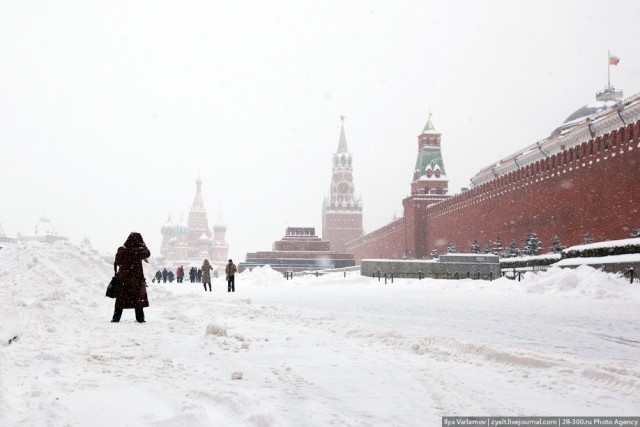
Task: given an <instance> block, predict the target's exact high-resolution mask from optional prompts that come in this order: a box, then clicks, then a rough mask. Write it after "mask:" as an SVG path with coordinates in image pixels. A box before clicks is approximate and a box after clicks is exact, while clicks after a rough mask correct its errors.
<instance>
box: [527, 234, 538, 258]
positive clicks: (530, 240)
mask: <svg viewBox="0 0 640 427" xmlns="http://www.w3.org/2000/svg"><path fill="white" fill-rule="evenodd" d="M524 254H525V255H529V256H535V255H540V239H538V235H537V234H536V233H534V232H533V231H531V229H529V232H528V233H527V235H526V236H525V238H524Z"/></svg>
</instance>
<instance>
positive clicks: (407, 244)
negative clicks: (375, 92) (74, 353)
mask: <svg viewBox="0 0 640 427" xmlns="http://www.w3.org/2000/svg"><path fill="white" fill-rule="evenodd" d="M621 98H622V93H621V92H616V91H615V89H613V88H611V87H609V88H607V89H605V91H603V92H600V93H598V94H597V97H596V103H592V104H589V105H587V106H585V107H583V108H581V109H580V110H578V111H577V112H576V113H579V114H576V113H574V114H573V115H571V116H570V117H569V119H567V121H565V123H564V124H563V125H562V126H561V127H560V128H558V129H556V130H555V131H554V132H553V133H552V135H551V136H550V137H549V138H547V139H545V140H543V141H539V142H537V143H535V144H533V145H531V146H529V147H526V148H525V149H523V150H520V151H519V152H517V153H515V154H514V155H512V156H509V157H507V158H505V159H503V160H501V161H499V162H497V163H495V164H493V165H491V166H489V167H487V168H484V169H483V170H482V171H480V172H479V173H478V174H477V175H476V176H475V177H474V178H472V179H471V182H472V185H473V186H474V187H473V188H472V189H470V190H465V191H463V192H462V193H460V194H456V195H454V196H449V195H447V194H446V191H447V189H446V180H445V181H442V180H441V181H437V180H434V178H435V175H433V174H432V172H433V170H435V169H437V168H433V167H432V168H431V170H429V168H428V167H427V168H426V169H425V165H424V158H425V157H429V156H430V159H431V160H430V162H431V165H432V166H433V165H435V166H438V164H437V161H438V160H439V161H440V162H441V161H442V159H441V156H439V153H437V151H438V150H439V147H440V134H439V133H437V132H435V129H434V127H433V124H432V123H431V118H429V121H428V122H427V126H425V131H423V133H422V134H421V135H419V136H418V146H419V147H418V151H419V154H418V161H417V162H416V170H415V172H414V180H413V182H412V183H411V189H412V194H411V196H409V197H407V198H406V199H404V200H403V206H404V218H400V219H398V220H395V221H393V222H391V223H390V224H387V225H385V226H384V227H381V228H380V229H378V230H375V231H373V232H372V233H368V234H366V235H363V236H361V237H359V238H357V239H355V240H352V241H350V242H348V243H347V245H346V251H347V252H348V253H352V254H354V255H355V258H356V262H358V263H359V262H360V261H361V260H363V259H368V258H387V259H401V258H408V259H424V258H430V256H431V253H432V251H433V250H434V249H435V250H437V251H438V253H440V254H442V253H446V252H447V248H448V246H449V245H454V246H455V247H456V249H457V251H458V252H468V251H470V248H471V245H472V243H473V241H474V240H477V241H478V242H479V243H480V245H481V247H483V246H484V245H485V243H487V242H491V241H494V240H495V239H496V237H497V236H498V235H499V236H500V239H501V240H502V241H503V242H505V245H508V243H509V242H511V241H512V240H515V241H516V242H517V244H518V246H519V247H522V245H523V238H524V236H525V235H526V233H527V232H528V231H529V230H532V231H533V232H535V233H537V234H538V236H539V238H540V241H541V242H542V245H543V249H544V250H546V249H547V248H548V247H549V246H550V243H551V239H552V236H553V235H558V236H559V237H560V239H561V241H562V243H563V244H564V245H565V246H570V245H576V244H580V243H581V242H582V241H583V238H584V236H585V235H586V234H589V235H590V237H591V238H592V239H593V241H596V242H597V241H602V240H614V239H624V238H628V237H629V236H630V234H631V232H632V231H633V230H635V229H638V228H640V212H639V211H640V186H639V185H638V182H640V152H639V151H638V150H639V148H640V145H639V143H640V96H638V95H636V96H633V97H631V98H628V99H625V100H622V99H621ZM581 114H582V115H581ZM576 116H578V117H577V118H576ZM427 138H429V139H430V141H426V140H427ZM427 142H428V143H427ZM428 150H431V154H430V152H428ZM425 153H426V154H425ZM434 153H435V154H434ZM428 162H429V159H427V163H428ZM441 166H442V167H443V165H441ZM442 170H443V171H444V169H442ZM439 178H440V179H442V178H446V175H445V174H444V173H443V174H441V175H440V176H439ZM422 187H425V190H424V191H421V189H422Z"/></svg>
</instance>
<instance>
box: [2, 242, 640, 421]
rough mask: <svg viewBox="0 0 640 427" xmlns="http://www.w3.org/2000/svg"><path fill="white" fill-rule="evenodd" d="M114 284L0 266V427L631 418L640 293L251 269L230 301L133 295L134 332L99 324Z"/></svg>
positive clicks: (10, 255) (33, 265)
mask: <svg viewBox="0 0 640 427" xmlns="http://www.w3.org/2000/svg"><path fill="white" fill-rule="evenodd" d="M112 274H113V266H112V265H111V264H109V263H108V262H106V261H104V260H103V259H101V258H100V257H98V256H96V255H95V254H93V253H91V252H88V251H85V250H82V249H80V248H78V247H76V246H74V245H71V244H69V243H66V242H59V243H56V244H43V243H37V242H33V243H20V244H18V245H16V246H15V247H11V248H6V249H3V250H2V251H0V338H1V339H2V340H3V343H2V345H0V425H11V426H16V427H26V426H31V425H69V426H81V425H91V426H96V427H101V426H105V427H106V426H112V425H136V426H143V427H145V426H149V427H158V426H181V425H183V426H187V425H188V426H196V427H199V426H202V427H205V426H212V425H247V426H261V427H271V426H298V425H353V426H355V425H358V426H365V425H367V426H368V425H403V426H405V425H406V426H422V425H439V423H440V421H441V419H440V417H441V416H443V415H456V414H469V413H473V414H487V415H492V414H493V415H498V414H500V415H509V414H512V415H517V414H532V413H534V414H541V415H551V414H558V413H579V414H586V415H631V414H634V413H637V408H638V407H640V399H639V398H638V391H640V380H639V379H640V361H639V356H638V351H637V349H638V343H639V342H640V338H639V337H640V326H638V322H635V319H636V317H637V307H638V300H640V286H637V285H630V284H628V282H627V281H625V280H624V279H621V278H619V277H617V276H615V275H612V274H606V273H602V272H600V271H597V270H594V269H592V268H589V267H581V268H578V269H576V270H562V269H559V268H552V269H550V270H548V271H547V272H540V273H537V274H527V275H526V276H525V278H524V280H523V281H521V282H517V281H512V280H508V279H506V278H501V279H499V280H494V281H493V282H489V281H474V280H468V279H467V280H459V281H446V280H433V279H425V280H417V279H396V280H395V282H394V283H391V282H389V283H387V284H385V283H384V281H378V280H376V279H372V278H370V277H364V276H361V275H360V274H359V273H358V272H347V273H331V274H326V275H319V276H317V277H316V276H315V275H307V276H296V277H295V278H294V279H293V280H289V281H287V280H286V279H284V277H283V276H282V275H281V274H280V273H278V272H276V271H274V270H273V269H271V268H270V267H262V268H255V269H254V270H253V271H252V272H243V273H242V274H238V275H237V276H236V292H235V293H228V292H227V289H226V283H225V282H224V278H217V279H215V280H214V281H213V283H212V285H213V286H212V288H213V289H212V292H205V291H204V290H203V287H202V284H200V283H188V282H187V283H182V284H177V283H175V282H174V283H171V284H170V283H166V284H165V283H161V284H157V283H151V282H150V280H148V284H149V287H148V288H147V291H148V295H149V303H150V307H149V308H148V309H145V315H146V320H147V322H146V323H143V324H138V323H137V322H136V321H135V318H134V316H133V310H125V313H124V315H123V318H122V321H121V322H120V323H111V322H109V320H110V318H111V314H112V312H113V300H111V299H109V298H106V297H105V296H104V293H105V288H106V285H107V282H108V281H109V279H110V278H111V276H112ZM147 278H150V274H147ZM603 298H606V304H605V303H603V302H604V301H603ZM14 336H17V337H18V339H17V340H15V341H12V342H11V343H10V344H9V343H8V341H9V339H11V338H13V337H14ZM567 384H570V385H571V386H570V387H567ZM381 385H383V386H381ZM602 396H606V399H603V398H602ZM113 408H117V410H116V411H114V409H113Z"/></svg>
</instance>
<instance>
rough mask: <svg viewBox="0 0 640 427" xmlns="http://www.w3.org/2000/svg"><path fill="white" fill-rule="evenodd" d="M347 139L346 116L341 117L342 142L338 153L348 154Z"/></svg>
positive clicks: (339, 144) (339, 143)
mask: <svg viewBox="0 0 640 427" xmlns="http://www.w3.org/2000/svg"><path fill="white" fill-rule="evenodd" d="M348 151H349V150H348V149H347V137H346V136H345V134H344V115H341V116H340V141H339V142H338V153H347V152H348Z"/></svg>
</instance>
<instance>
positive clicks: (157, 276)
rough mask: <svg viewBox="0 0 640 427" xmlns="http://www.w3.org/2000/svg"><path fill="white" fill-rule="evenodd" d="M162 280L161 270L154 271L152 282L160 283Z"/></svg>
mask: <svg viewBox="0 0 640 427" xmlns="http://www.w3.org/2000/svg"><path fill="white" fill-rule="evenodd" d="M161 280H162V272H161V271H160V270H158V271H156V277H155V279H153V281H154V282H158V283H160V281H161Z"/></svg>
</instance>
